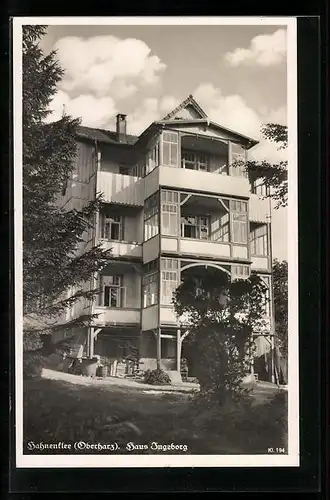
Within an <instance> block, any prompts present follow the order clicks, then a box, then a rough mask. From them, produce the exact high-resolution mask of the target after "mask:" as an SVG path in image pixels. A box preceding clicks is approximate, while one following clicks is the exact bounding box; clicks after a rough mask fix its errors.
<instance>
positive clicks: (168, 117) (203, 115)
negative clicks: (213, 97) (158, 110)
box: [161, 94, 207, 121]
mask: <svg viewBox="0 0 330 500" xmlns="http://www.w3.org/2000/svg"><path fill="white" fill-rule="evenodd" d="M188 106H191V107H193V108H194V109H195V111H196V112H197V114H198V115H199V116H200V118H207V114H206V113H205V111H203V110H202V108H201V107H200V105H199V104H198V103H197V102H196V101H195V99H194V98H193V95H192V94H190V95H189V96H188V97H187V99H185V100H184V101H182V103H181V104H179V106H177V107H176V108H175V109H173V111H171V112H170V113H168V114H167V115H166V116H164V118H162V120H161V121H164V120H166V121H167V120H171V118H173V117H174V116H175V115H176V114H177V113H178V112H179V111H181V110H182V109H185V108H187V107H188Z"/></svg>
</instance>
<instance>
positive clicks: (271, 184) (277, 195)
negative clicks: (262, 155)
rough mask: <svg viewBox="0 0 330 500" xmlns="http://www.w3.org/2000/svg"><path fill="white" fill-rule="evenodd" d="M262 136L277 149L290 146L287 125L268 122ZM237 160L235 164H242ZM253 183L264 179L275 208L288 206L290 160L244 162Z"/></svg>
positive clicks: (263, 128)
mask: <svg viewBox="0 0 330 500" xmlns="http://www.w3.org/2000/svg"><path fill="white" fill-rule="evenodd" d="M261 133H262V136H263V137H264V138H265V139H267V140H269V141H271V142H274V143H275V144H276V146H277V149H279V150H281V149H286V148H287V146H288V129H287V126H286V125H279V124H274V123H267V124H266V125H264V126H263V127H262V129H261ZM241 164H242V162H241V161H237V162H235V163H234V165H241ZM244 167H245V169H246V171H247V173H248V177H249V180H250V182H251V183H253V182H254V181H255V180H256V179H262V180H263V183H264V184H265V186H266V188H267V192H268V196H270V197H271V198H272V199H273V200H274V201H275V209H278V208H280V207H286V206H287V204H288V170H287V167H288V162H287V161H278V162H269V161H266V160H262V161H257V160H249V161H247V162H245V163H244Z"/></svg>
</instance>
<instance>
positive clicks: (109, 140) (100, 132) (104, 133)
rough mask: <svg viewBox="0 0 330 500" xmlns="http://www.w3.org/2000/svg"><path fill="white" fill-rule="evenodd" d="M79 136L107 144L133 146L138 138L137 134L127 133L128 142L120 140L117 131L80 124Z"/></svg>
mask: <svg viewBox="0 0 330 500" xmlns="http://www.w3.org/2000/svg"><path fill="white" fill-rule="evenodd" d="M77 136H78V137H79V138H80V139H87V140H90V141H97V142H101V143H106V144H117V145H120V146H132V145H133V144H135V142H136V141H137V140H138V137H137V136H135V135H128V134H127V135H126V142H119V141H118V138H117V134H116V132H113V131H110V130H104V129H100V128H91V127H83V126H79V127H78V128H77Z"/></svg>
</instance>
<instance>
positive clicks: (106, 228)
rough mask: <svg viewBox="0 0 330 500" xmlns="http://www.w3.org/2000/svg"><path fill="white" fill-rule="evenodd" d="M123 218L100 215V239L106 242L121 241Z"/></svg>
mask: <svg viewBox="0 0 330 500" xmlns="http://www.w3.org/2000/svg"><path fill="white" fill-rule="evenodd" d="M123 236H124V235H123V217H122V216H120V215H110V214H104V215H103V216H102V215H101V238H104V239H106V240H116V241H118V240H122V239H123Z"/></svg>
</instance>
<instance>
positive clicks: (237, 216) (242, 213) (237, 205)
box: [230, 200, 247, 243]
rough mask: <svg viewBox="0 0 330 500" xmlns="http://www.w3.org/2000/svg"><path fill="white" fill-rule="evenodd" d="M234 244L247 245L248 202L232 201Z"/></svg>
mask: <svg viewBox="0 0 330 500" xmlns="http://www.w3.org/2000/svg"><path fill="white" fill-rule="evenodd" d="M230 209H231V216H232V239H231V241H232V242H233V243H247V202H246V201H239V200H231V201H230Z"/></svg>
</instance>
